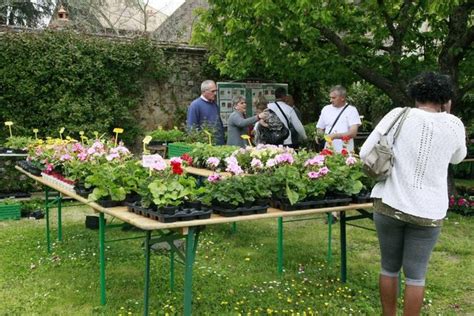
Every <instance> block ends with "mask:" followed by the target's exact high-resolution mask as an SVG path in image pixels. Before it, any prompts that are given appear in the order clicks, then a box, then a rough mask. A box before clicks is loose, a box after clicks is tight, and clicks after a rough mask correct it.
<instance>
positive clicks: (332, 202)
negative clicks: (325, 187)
mask: <svg viewBox="0 0 474 316" xmlns="http://www.w3.org/2000/svg"><path fill="white" fill-rule="evenodd" d="M351 202H352V198H351V197H345V198H330V199H328V198H326V206H328V207H333V206H344V205H349V204H350V203H351Z"/></svg>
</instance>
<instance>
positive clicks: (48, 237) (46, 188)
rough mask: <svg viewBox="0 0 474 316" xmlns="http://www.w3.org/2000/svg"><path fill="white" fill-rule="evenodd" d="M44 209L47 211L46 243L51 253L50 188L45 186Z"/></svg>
mask: <svg viewBox="0 0 474 316" xmlns="http://www.w3.org/2000/svg"><path fill="white" fill-rule="evenodd" d="M44 195H45V200H44V210H45V212H46V243H47V249H48V253H51V237H50V230H49V188H48V187H45V189H44Z"/></svg>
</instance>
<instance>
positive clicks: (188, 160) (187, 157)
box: [181, 153, 193, 166]
mask: <svg viewBox="0 0 474 316" xmlns="http://www.w3.org/2000/svg"><path fill="white" fill-rule="evenodd" d="M181 159H183V160H184V161H186V163H187V164H188V166H192V165H193V157H191V156H190V155H189V154H188V153H184V154H182V155H181Z"/></svg>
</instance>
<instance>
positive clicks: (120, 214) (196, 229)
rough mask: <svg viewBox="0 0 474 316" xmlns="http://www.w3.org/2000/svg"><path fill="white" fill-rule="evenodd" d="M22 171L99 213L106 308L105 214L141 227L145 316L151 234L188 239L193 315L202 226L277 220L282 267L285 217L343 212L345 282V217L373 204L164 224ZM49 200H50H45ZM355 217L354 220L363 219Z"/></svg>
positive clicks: (187, 283) (188, 299)
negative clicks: (194, 272)
mask: <svg viewBox="0 0 474 316" xmlns="http://www.w3.org/2000/svg"><path fill="white" fill-rule="evenodd" d="M16 168H17V169H18V170H19V171H21V172H23V173H24V174H26V175H27V176H29V177H30V178H32V179H34V180H36V181H38V182H39V183H41V184H43V185H45V188H46V194H47V192H48V188H52V189H54V190H56V191H58V192H60V193H61V194H60V197H61V195H66V196H70V197H72V198H74V199H76V200H78V201H80V202H82V203H84V204H86V205H88V206H90V207H91V208H93V209H94V210H95V211H97V212H98V213H99V260H100V297H101V304H102V305H105V303H106V293H105V282H106V279H105V247H104V244H105V219H104V214H107V215H110V216H113V217H116V218H117V219H119V220H122V221H124V222H126V223H129V224H131V225H133V226H135V227H137V228H140V229H142V230H144V231H145V233H146V235H145V241H144V246H145V289H144V314H145V315H147V314H148V305H149V285H150V249H151V243H150V241H151V233H152V231H161V232H163V231H169V232H167V233H166V234H163V235H162V237H161V239H160V240H159V241H165V242H168V244H169V245H170V247H171V249H172V250H174V251H179V250H178V249H176V247H175V246H174V243H173V241H174V240H176V239H179V238H183V237H184V238H185V239H186V244H185V254H184V256H183V258H184V264H185V276H184V315H191V311H192V270H193V264H194V258H195V254H196V248H197V245H198V238H199V233H200V231H201V230H202V228H203V227H205V226H206V225H215V224H224V223H232V222H241V221H251V220H259V219H269V218H276V219H278V222H279V238H278V240H279V242H278V249H279V250H278V256H279V258H278V260H279V264H280V263H281V261H282V258H283V256H282V246H283V235H282V229H280V226H282V223H283V218H285V217H295V216H303V215H313V214H324V213H327V212H340V215H341V217H340V228H341V229H340V237H341V240H340V243H341V280H342V281H343V282H345V281H346V264H347V262H346V215H345V213H346V212H347V211H354V210H364V209H368V208H372V203H363V204H351V205H346V206H336V207H324V208H317V209H308V210H300V211H291V212H285V211H282V210H279V209H275V208H269V209H268V212H267V213H265V214H254V215H246V216H236V217H222V216H220V215H216V214H212V215H211V218H209V219H201V220H193V221H182V222H174V223H161V222H158V221H156V220H152V219H150V218H146V217H144V216H141V215H138V214H135V213H131V212H128V210H127V208H126V207H124V206H121V207H113V208H104V207H102V206H100V205H99V204H97V203H95V202H91V201H88V200H87V199H85V198H83V197H81V196H79V195H77V194H76V193H74V192H73V191H70V190H68V189H66V188H64V187H61V186H58V185H55V184H53V183H51V182H50V181H48V180H46V179H43V178H42V177H37V176H33V175H31V174H29V173H28V172H26V171H24V170H23V169H21V168H19V167H16ZM46 201H48V199H46ZM48 213H49V212H48V209H46V214H47V216H46V226H47V242H48V250H49V251H50V237H49V214H48ZM60 213H61V207H60V202H59V207H58V226H60V225H61V214H60ZM360 216H362V215H359V216H355V217H360ZM61 238H62V237H60V229H58V239H59V240H61Z"/></svg>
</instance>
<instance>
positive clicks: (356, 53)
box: [194, 0, 474, 109]
mask: <svg viewBox="0 0 474 316" xmlns="http://www.w3.org/2000/svg"><path fill="white" fill-rule="evenodd" d="M209 2H210V8H209V10H208V11H206V12H204V13H202V16H201V20H200V21H201V23H200V25H199V27H198V28H196V30H195V37H194V40H195V42H200V43H205V44H206V45H208V47H209V49H210V52H211V55H210V62H211V63H212V64H214V65H215V66H216V67H218V68H219V69H220V71H221V72H222V73H223V74H224V75H229V76H232V77H234V78H244V77H245V76H248V75H249V74H252V73H253V72H255V71H257V72H261V73H264V74H267V75H269V76H273V75H276V76H279V78H283V79H287V80H288V81H296V82H298V81H305V82H311V81H317V80H324V81H326V82H328V83H339V82H342V83H345V84H347V83H350V82H352V81H354V80H357V79H363V80H365V81H367V82H369V83H371V84H373V85H374V86H375V87H377V88H379V89H380V90H381V91H383V92H384V93H385V94H387V95H388V96H389V97H390V98H391V100H392V101H393V103H394V104H397V105H401V106H408V105H412V100H410V99H409V97H408V95H407V94H406V84H407V82H408V80H409V79H410V78H412V77H413V76H414V75H415V74H417V73H419V72H420V71H424V70H437V71H441V72H443V73H446V74H449V75H450V76H451V77H452V79H453V82H454V84H455V86H456V95H455V97H454V100H453V109H455V108H456V107H459V105H461V104H463V100H464V98H465V96H467V95H468V93H469V92H471V93H472V90H473V87H474V81H473V80H472V78H473V72H474V67H473V66H474V53H473V50H472V42H473V39H474V26H473V20H474V19H473V8H474V2H473V1H470V0H451V1H445V0H433V1H425V0H419V1H413V0H392V1H388V0H365V1H356V0H353V1H349V0H331V1H324V0H278V1H276V0H273V1H272V0H253V1H250V0H210V1H209Z"/></svg>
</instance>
